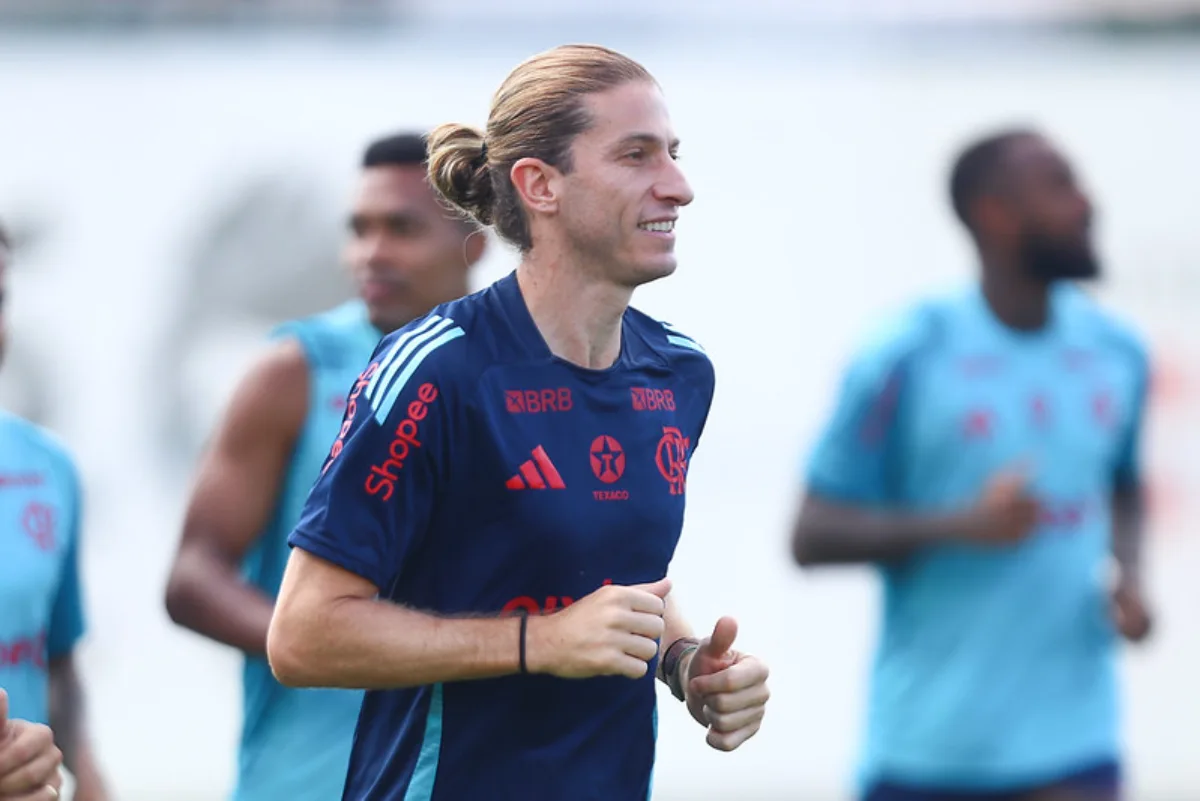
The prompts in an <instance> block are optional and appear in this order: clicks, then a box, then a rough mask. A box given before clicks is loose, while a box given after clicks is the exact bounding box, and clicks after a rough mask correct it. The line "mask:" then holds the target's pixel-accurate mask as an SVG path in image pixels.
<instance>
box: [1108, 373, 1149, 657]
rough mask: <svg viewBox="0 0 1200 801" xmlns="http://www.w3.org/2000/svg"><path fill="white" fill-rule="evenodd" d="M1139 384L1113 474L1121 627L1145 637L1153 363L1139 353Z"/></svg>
mask: <svg viewBox="0 0 1200 801" xmlns="http://www.w3.org/2000/svg"><path fill="white" fill-rule="evenodd" d="M1139 357H1140V358H1139V367H1140V369H1139V371H1138V386H1137V388H1136V393H1135V399H1134V405H1133V409H1132V410H1131V413H1130V415H1129V418H1128V421H1127V423H1126V427H1125V431H1124V432H1123V439H1122V443H1121V450H1120V452H1119V458H1118V461H1117V465H1116V471H1115V475H1114V477H1113V496H1112V513H1113V518H1112V519H1113V534H1112V551H1113V558H1114V559H1115V560H1116V562H1117V566H1118V568H1119V581H1118V582H1117V586H1116V590H1115V593H1114V596H1115V597H1114V600H1115V606H1116V616H1117V627H1118V629H1119V630H1120V631H1121V632H1122V634H1124V635H1125V636H1126V637H1128V638H1129V639H1130V640H1133V641H1140V640H1142V639H1144V638H1145V637H1146V636H1147V635H1148V634H1149V633H1150V628H1151V615H1150V613H1149V611H1148V610H1147V606H1146V601H1145V597H1144V591H1143V575H1142V549H1143V542H1144V539H1145V524H1146V508H1145V494H1144V490H1143V483H1142V472H1141V459H1140V451H1141V439H1142V428H1143V425H1144V420H1145V414H1146V394H1147V390H1148V383H1149V381H1148V374H1149V367H1148V365H1147V364H1146V359H1145V357H1144V356H1142V355H1141V354H1140V353H1139Z"/></svg>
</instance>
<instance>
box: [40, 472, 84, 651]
mask: <svg viewBox="0 0 1200 801" xmlns="http://www.w3.org/2000/svg"><path fill="white" fill-rule="evenodd" d="M66 473H67V487H68V489H67V492H68V494H69V496H70V497H69V501H68V503H69V509H70V514H69V516H68V518H67V525H66V537H67V547H66V551H65V552H64V554H63V561H62V571H61V574H60V576H59V582H58V590H57V592H56V593H55V597H54V607H53V609H52V610H51V612H50V626H49V631H48V632H47V637H46V649H47V652H48V653H49V656H50V658H51V659H54V658H55V657H60V656H65V655H66V654H69V653H71V651H72V650H74V648H75V645H76V643H78V642H79V640H80V639H82V637H83V635H84V632H85V630H86V626H85V621H84V613H83V589H82V587H81V581H80V577H79V540H80V536H81V535H82V529H83V526H82V517H83V491H82V488H81V484H80V481H79V475H78V473H77V472H76V470H75V468H74V466H73V465H69V464H68V466H67V470H66Z"/></svg>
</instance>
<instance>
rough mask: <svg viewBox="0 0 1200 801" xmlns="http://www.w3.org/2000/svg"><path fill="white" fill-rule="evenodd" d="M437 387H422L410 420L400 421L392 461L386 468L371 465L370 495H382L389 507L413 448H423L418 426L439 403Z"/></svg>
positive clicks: (390, 451) (390, 449) (390, 454)
mask: <svg viewBox="0 0 1200 801" xmlns="http://www.w3.org/2000/svg"><path fill="white" fill-rule="evenodd" d="M437 396H438V391H437V387H435V386H434V385H433V384H422V385H421V388H420V389H418V390H417V399H416V400H414V401H413V402H412V403H410V404H408V416H407V417H405V418H404V419H403V420H401V421H400V425H398V426H396V430H395V432H394V433H393V435H392V443H391V445H389V446H388V458H387V459H385V460H384V461H383V463H382V464H375V465H371V472H370V473H368V474H367V480H366V481H365V482H364V483H363V486H364V487H366V489H367V493H368V494H370V495H381V496H382V497H381V500H382V501H384V502H385V503H386V502H387V501H390V500H391V499H392V493H393V492H395V491H396V482H397V481H398V480H399V479H400V471H401V470H403V469H404V462H405V461H406V460H407V459H408V455H409V454H410V453H412V450H413V448H419V447H421V440H419V439H417V434H418V433H419V431H418V427H417V423H419V422H421V421H422V420H424V419H425V416H426V415H427V414H429V404H431V403H433V402H434V401H435V400H437Z"/></svg>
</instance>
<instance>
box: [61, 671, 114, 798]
mask: <svg viewBox="0 0 1200 801" xmlns="http://www.w3.org/2000/svg"><path fill="white" fill-rule="evenodd" d="M84 706H85V704H84V693H83V687H82V685H81V683H80V681H79V675H78V673H77V672H76V670H75V657H74V655H73V654H70V653H68V654H65V655H62V656H58V657H54V658H52V659H51V660H50V728H51V729H52V730H53V731H54V734H55V738H56V740H57V743H58V747H59V748H60V749H61V750H62V756H63V764H64V765H66V768H67V770H69V771H70V772H71V775H72V776H73V777H74V778H75V788H76V789H75V798H76V799H78V801H99V799H104V798H107V797H108V795H107V792H106V791H105V789H104V781H103V779H102V777H101V774H100V769H99V767H98V766H97V763H96V759H95V756H94V754H93V752H92V746H91V741H90V738H89V737H88V734H87V725H86V720H85V714H84Z"/></svg>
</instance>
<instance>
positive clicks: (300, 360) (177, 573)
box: [166, 340, 309, 656]
mask: <svg viewBox="0 0 1200 801" xmlns="http://www.w3.org/2000/svg"><path fill="white" fill-rule="evenodd" d="M308 382H309V379H308V369H307V365H306V361H305V357H304V352H303V350H302V348H301V346H300V344H299V343H297V342H295V341H292V340H288V341H285V342H282V343H279V344H278V345H276V346H275V347H274V348H272V350H271V351H270V352H268V353H267V354H266V355H265V356H264V357H263V358H262V359H261V360H260V361H259V362H258V363H257V364H256V365H255V366H254V367H253V368H252V369H251V370H250V372H249V373H248V374H247V375H246V377H245V378H244V379H243V380H242V382H241V383H240V385H239V386H238V387H237V389H236V390H235V392H234V395H233V398H232V400H231V402H230V405H229V408H228V409H227V411H226V413H225V416H224V419H223V420H222V421H221V423H220V425H219V427H218V430H217V432H216V436H215V438H214V440H213V442H212V444H211V446H210V447H209V448H208V449H207V451H206V453H205V454H204V457H203V458H202V460H201V463H200V468H199V472H198V475H197V478H196V481H195V484H194V487H193V490H192V495H191V498H190V500H189V502H188V507H187V513H186V516H185V518H184V524H183V536H182V539H181V541H180V544H179V548H178V551H177V552H176V555H175V562H174V565H173V566H172V568H171V576H170V580H169V582H168V584H167V592H166V606H167V612H168V613H169V614H170V616H171V619H172V620H173V621H175V622H176V623H178V624H179V625H181V626H184V627H186V628H189V629H191V630H193V631H195V632H197V633H199V634H202V635H204V636H206V637H209V638H211V639H214V640H216V641H217V642H221V643H225V644H226V645H231V646H233V647H234V648H237V649H239V650H241V651H243V652H245V653H247V654H252V655H256V656H262V655H263V654H265V653H266V643H267V626H268V625H269V624H270V621H271V609H272V599H271V598H269V597H268V596H267V595H266V594H264V593H263V592H261V591H260V590H259V589H257V588H256V587H253V586H251V585H250V584H248V583H246V582H245V581H243V580H242V577H241V573H240V565H241V562H242V559H243V557H244V556H245V555H246V553H247V551H248V550H249V549H250V548H251V547H252V546H253V544H254V543H255V541H256V540H257V539H258V537H259V536H260V535H261V534H262V532H263V530H264V529H265V528H266V526H267V525H268V523H269V521H270V518H271V515H272V513H273V512H274V509H275V505H276V501H277V497H278V493H279V490H280V487H281V485H282V482H283V480H284V475H285V472H286V470H287V467H288V463H289V460H290V459H291V455H292V451H293V448H294V447H295V443H296V439H297V437H298V436H299V432H300V431H301V430H302V428H303V425H304V419H305V416H306V415H307V414H308V391H309V387H308Z"/></svg>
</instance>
